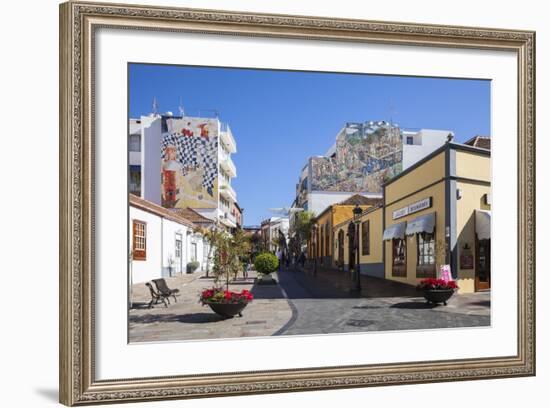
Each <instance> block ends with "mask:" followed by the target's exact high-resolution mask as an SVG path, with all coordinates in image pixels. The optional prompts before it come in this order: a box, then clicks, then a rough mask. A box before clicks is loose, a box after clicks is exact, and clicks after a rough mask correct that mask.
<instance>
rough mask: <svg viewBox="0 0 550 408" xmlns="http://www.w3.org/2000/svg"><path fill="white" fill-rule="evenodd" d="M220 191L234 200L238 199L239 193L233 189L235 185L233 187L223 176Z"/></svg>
mask: <svg viewBox="0 0 550 408" xmlns="http://www.w3.org/2000/svg"><path fill="white" fill-rule="evenodd" d="M219 183H220V193H221V194H223V195H225V196H226V197H227V198H229V199H231V200H233V201H235V202H236V201H237V193H236V191H235V190H234V189H233V187H231V185H230V184H229V183H228V182H227V181H226V180H225V179H223V178H221V177H220V181H219Z"/></svg>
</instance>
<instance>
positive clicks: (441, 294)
mask: <svg viewBox="0 0 550 408" xmlns="http://www.w3.org/2000/svg"><path fill="white" fill-rule="evenodd" d="M423 293H424V298H425V299H426V301H427V302H428V303H433V304H438V303H443V304H444V305H445V306H447V300H449V298H450V297H451V296H452V295H453V293H455V290H454V289H424V290H423Z"/></svg>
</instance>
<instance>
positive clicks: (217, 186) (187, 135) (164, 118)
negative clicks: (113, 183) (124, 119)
mask: <svg viewBox="0 0 550 408" xmlns="http://www.w3.org/2000/svg"><path fill="white" fill-rule="evenodd" d="M128 137H129V139H128V147H129V149H128V150H129V182H130V192H132V193H134V194H136V195H139V196H140V197H142V198H144V199H145V200H147V201H150V202H153V203H155V204H158V205H161V206H163V207H167V208H193V209H194V210H195V211H197V212H198V213H200V214H202V215H204V216H205V217H208V218H210V219H212V220H213V221H219V222H220V223H221V224H223V225H225V226H226V227H227V228H235V227H236V226H237V219H236V217H235V214H234V211H233V209H234V207H235V203H236V202H237V193H236V191H235V190H234V188H233V187H232V179H233V178H235V177H236V176H237V169H236V167H235V164H234V163H233V160H232V158H231V155H232V154H234V153H236V151H237V144H236V142H235V139H234V138H233V134H232V132H231V129H230V127H229V126H228V125H227V124H225V123H222V122H221V121H220V120H219V119H218V118H201V117H191V116H180V117H175V116H173V115H172V114H171V113H170V112H168V113H166V114H164V115H155V114H151V115H149V116H141V117H140V118H139V119H130V121H129V136H128ZM172 155H173V157H172ZM173 174H175V175H173ZM172 175H173V176H172ZM167 176H171V177H167ZM167 181H170V182H171V183H173V184H170V186H171V187H167V185H168V182H167ZM168 195H170V196H168Z"/></svg>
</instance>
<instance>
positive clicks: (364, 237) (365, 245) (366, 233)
mask: <svg viewBox="0 0 550 408" xmlns="http://www.w3.org/2000/svg"><path fill="white" fill-rule="evenodd" d="M361 254H362V255H370V221H369V220H367V221H364V222H363V223H362V224H361Z"/></svg>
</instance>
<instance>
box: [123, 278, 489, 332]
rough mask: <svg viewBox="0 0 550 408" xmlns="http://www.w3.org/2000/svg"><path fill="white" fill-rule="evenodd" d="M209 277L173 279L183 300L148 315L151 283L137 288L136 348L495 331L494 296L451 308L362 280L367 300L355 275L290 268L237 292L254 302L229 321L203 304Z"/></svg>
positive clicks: (467, 299) (240, 284) (240, 285)
mask: <svg viewBox="0 0 550 408" xmlns="http://www.w3.org/2000/svg"><path fill="white" fill-rule="evenodd" d="M201 275H202V274H199V273H195V274H192V275H182V276H179V277H176V278H168V279H167V283H168V286H169V287H171V288H179V289H180V292H181V294H180V296H179V297H178V302H177V303H174V302H173V301H172V303H171V304H170V305H169V307H168V308H165V307H164V306H163V305H162V304H159V305H155V307H154V308H153V309H147V307H146V306H147V303H148V301H149V299H150V296H149V292H148V289H147V288H146V287H145V285H144V284H138V285H134V288H133V299H134V301H135V303H134V308H133V309H132V310H131V311H130V316H129V333H130V341H131V342H156V341H166V340H193V339H215V338H235V337H251V336H272V335H296V334H322V333H347V332H364V331H381V330H384V331H385V330H409V329H433V328H451V327H476V326H489V325H490V292H482V293H475V294H468V295H458V294H455V295H454V296H453V297H452V298H451V299H450V301H449V302H448V305H447V306H443V305H439V306H434V305H428V304H427V303H426V302H425V300H424V298H422V297H421V296H419V294H418V292H416V291H415V290H414V288H411V287H410V286H408V285H401V284H395V283H393V282H388V281H386V280H383V279H376V278H369V277H362V281H361V283H362V287H363V290H362V292H361V296H356V295H355V296H353V295H350V291H349V279H348V277H349V275H347V274H344V273H342V272H340V273H332V272H330V273H328V272H327V273H318V274H317V275H316V276H314V275H313V274H311V273H308V272H306V271H298V270H296V271H294V270H287V271H282V272H279V273H278V275H277V276H276V278H277V279H278V281H279V284H278V285H254V277H255V274H254V272H252V273H250V276H249V278H248V279H243V278H240V279H239V280H238V281H236V282H235V283H233V284H232V285H231V289H232V290H240V289H248V290H251V291H252V293H253V294H254V301H253V302H252V303H250V304H249V305H248V306H247V307H246V309H244V311H243V317H235V318H232V319H222V318H220V317H218V316H217V315H216V314H214V313H213V312H212V311H211V310H210V308H209V307H208V306H201V305H200V304H199V303H198V297H199V293H200V291H201V290H202V289H203V288H206V287H211V286H212V284H213V281H212V279H206V278H204V277H201Z"/></svg>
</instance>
